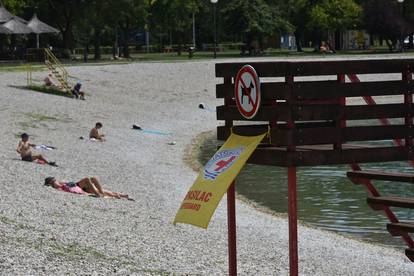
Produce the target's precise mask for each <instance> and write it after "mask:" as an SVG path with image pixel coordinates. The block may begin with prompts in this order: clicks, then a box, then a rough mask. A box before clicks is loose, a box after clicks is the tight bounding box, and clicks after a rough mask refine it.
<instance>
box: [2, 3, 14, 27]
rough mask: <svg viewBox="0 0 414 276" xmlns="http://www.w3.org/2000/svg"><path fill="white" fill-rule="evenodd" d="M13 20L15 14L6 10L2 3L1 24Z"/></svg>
mask: <svg viewBox="0 0 414 276" xmlns="http://www.w3.org/2000/svg"><path fill="white" fill-rule="evenodd" d="M12 18H13V14H11V13H10V12H9V11H8V10H6V8H5V7H4V6H3V3H2V2H1V1H0V23H5V22H7V21H9V20H10V19H12Z"/></svg>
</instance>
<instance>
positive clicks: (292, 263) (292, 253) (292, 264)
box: [288, 167, 298, 276]
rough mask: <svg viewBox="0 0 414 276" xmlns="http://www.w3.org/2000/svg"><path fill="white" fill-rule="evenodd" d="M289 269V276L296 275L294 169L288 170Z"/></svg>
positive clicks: (296, 240) (296, 239) (296, 233)
mask: <svg viewBox="0 0 414 276" xmlns="http://www.w3.org/2000/svg"><path fill="white" fill-rule="evenodd" d="M288 201H289V203H288V214H289V268H290V276H297V275H298V229H297V226H298V221H297V220H298V219H297V203H296V167H289V168H288Z"/></svg>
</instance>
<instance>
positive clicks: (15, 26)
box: [3, 17, 33, 34]
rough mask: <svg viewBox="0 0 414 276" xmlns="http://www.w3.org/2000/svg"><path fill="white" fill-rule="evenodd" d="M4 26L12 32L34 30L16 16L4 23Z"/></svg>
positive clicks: (24, 32) (26, 32)
mask: <svg viewBox="0 0 414 276" xmlns="http://www.w3.org/2000/svg"><path fill="white" fill-rule="evenodd" d="M3 27H5V28H7V29H9V30H10V31H11V32H12V34H30V33H32V32H33V31H32V29H30V28H29V27H27V26H26V24H24V23H23V22H21V21H20V20H19V19H17V18H14V17H13V18H12V19H10V20H9V21H7V22H6V23H4V24H3Z"/></svg>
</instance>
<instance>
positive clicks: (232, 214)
mask: <svg viewBox="0 0 414 276" xmlns="http://www.w3.org/2000/svg"><path fill="white" fill-rule="evenodd" d="M235 183H236V181H233V183H231V185H230V187H229V189H228V190H227V227H228V247H229V275H230V276H236V275H237V249H236V245H237V242H236V197H235Z"/></svg>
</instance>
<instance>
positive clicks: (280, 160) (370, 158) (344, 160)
mask: <svg viewBox="0 0 414 276" xmlns="http://www.w3.org/2000/svg"><path fill="white" fill-rule="evenodd" d="M345 146H348V145H344V148H343V149H342V150H333V148H332V145H330V148H327V150H311V149H310V148H309V149H308V150H303V149H299V148H298V150H297V151H295V152H287V151H286V148H281V147H266V148H258V149H256V151H255V152H254V153H253V155H252V157H251V158H250V159H249V161H248V162H249V163H252V164H258V165H270V166H282V167H288V166H297V167H300V166H319V165H339V164H352V163H372V162H389V161H405V160H411V159H412V158H413V154H412V153H411V152H410V151H409V149H407V148H406V147H381V148H379V147H371V148H369V147H367V148H365V147H355V148H351V149H348V148H345Z"/></svg>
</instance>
